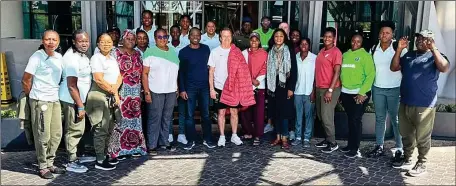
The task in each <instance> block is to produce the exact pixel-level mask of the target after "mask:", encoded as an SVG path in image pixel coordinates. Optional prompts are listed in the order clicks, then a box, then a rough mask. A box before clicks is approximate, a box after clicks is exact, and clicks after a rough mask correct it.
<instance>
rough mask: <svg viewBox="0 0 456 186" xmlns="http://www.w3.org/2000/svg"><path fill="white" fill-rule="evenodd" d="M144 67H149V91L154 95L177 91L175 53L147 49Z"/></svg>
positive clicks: (172, 51) (155, 47) (176, 60)
mask: <svg viewBox="0 0 456 186" xmlns="http://www.w3.org/2000/svg"><path fill="white" fill-rule="evenodd" d="M143 65H144V67H149V75H148V80H149V90H150V91H152V92H153V93H156V94H163V93H173V92H176V91H177V75H178V72H179V58H178V57H177V54H176V51H174V50H173V49H171V48H169V50H168V51H164V50H161V49H159V48H158V47H157V46H154V47H151V48H148V49H147V50H146V52H145V53H144V59H143Z"/></svg>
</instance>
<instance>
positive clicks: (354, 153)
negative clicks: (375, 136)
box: [344, 150, 361, 158]
mask: <svg viewBox="0 0 456 186" xmlns="http://www.w3.org/2000/svg"><path fill="white" fill-rule="evenodd" d="M344 156H345V157H347V158H361V153H360V152H359V151H357V150H350V151H348V152H347V153H345V154H344Z"/></svg>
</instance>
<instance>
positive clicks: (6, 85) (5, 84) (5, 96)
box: [0, 53, 13, 105]
mask: <svg viewBox="0 0 456 186" xmlns="http://www.w3.org/2000/svg"><path fill="white" fill-rule="evenodd" d="M0 78H1V88H2V99H1V100H2V101H1V102H2V105H3V104H9V103H11V102H12V101H13V99H12V96H11V87H10V81H9V78H8V68H7V67H6V55H5V53H0Z"/></svg>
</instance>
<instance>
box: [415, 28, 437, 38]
mask: <svg viewBox="0 0 456 186" xmlns="http://www.w3.org/2000/svg"><path fill="white" fill-rule="evenodd" d="M415 36H423V37H429V38H432V39H434V38H435V35H434V32H432V31H431V30H421V32H419V33H415Z"/></svg>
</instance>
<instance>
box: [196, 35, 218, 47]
mask: <svg viewBox="0 0 456 186" xmlns="http://www.w3.org/2000/svg"><path fill="white" fill-rule="evenodd" d="M200 43H203V44H205V45H207V46H208V47H209V49H211V50H213V49H214V48H217V47H218V46H220V38H219V35H218V34H217V33H215V35H214V37H212V38H211V37H209V36H208V35H207V33H205V34H203V35H202V36H201V41H200Z"/></svg>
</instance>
